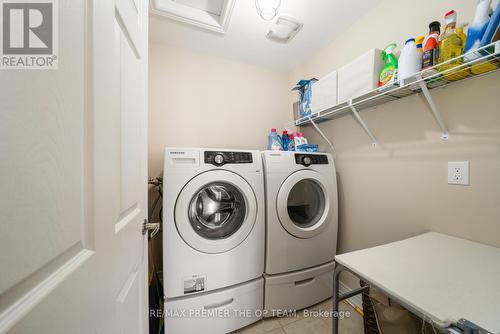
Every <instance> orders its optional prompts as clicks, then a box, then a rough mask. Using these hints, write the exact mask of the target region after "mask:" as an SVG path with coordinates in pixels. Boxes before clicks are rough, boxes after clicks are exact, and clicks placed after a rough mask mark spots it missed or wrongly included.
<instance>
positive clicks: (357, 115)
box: [347, 100, 377, 147]
mask: <svg viewBox="0 0 500 334" xmlns="http://www.w3.org/2000/svg"><path fill="white" fill-rule="evenodd" d="M347 105H348V106H349V108H350V109H351V111H352V114H353V115H354V117H355V118H356V120H357V121H358V123H359V124H360V125H361V127H362V128H363V130H365V132H366V134H367V135H368V137H370V139H371V140H372V146H373V147H375V146H377V139H375V136H374V135H373V134H372V132H371V131H370V129H368V126H367V125H366V123H365V122H364V121H363V119H362V118H361V116H359V112H358V110H356V107H354V105H353V104H352V100H349V101H347Z"/></svg>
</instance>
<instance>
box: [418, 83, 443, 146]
mask: <svg viewBox="0 0 500 334" xmlns="http://www.w3.org/2000/svg"><path fill="white" fill-rule="evenodd" d="M417 79H418V86H419V87H420V90H421V91H422V94H423V95H424V97H425V99H426V100H427V103H428V105H429V108H430V109H431V111H432V114H433V115H434V118H435V119H436V122H437V123H438V125H439V127H440V128H441V132H442V134H441V139H442V140H448V138H449V134H448V128H447V127H446V124H445V123H444V120H443V118H442V117H441V114H440V113H439V111H438V109H437V107H436V104H435V103H434V100H433V99H432V95H431V93H430V92H429V89H428V88H427V85H426V83H425V81H424V80H422V76H420V75H418V76H417Z"/></svg>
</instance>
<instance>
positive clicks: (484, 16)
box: [465, 0, 491, 59]
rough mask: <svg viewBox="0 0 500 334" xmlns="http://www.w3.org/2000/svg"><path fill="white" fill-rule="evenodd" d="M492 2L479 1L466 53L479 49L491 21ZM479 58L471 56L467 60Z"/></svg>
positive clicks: (468, 33) (489, 0) (468, 35)
mask: <svg viewBox="0 0 500 334" xmlns="http://www.w3.org/2000/svg"><path fill="white" fill-rule="evenodd" d="M490 5H491V0H478V2H477V6H476V13H475V14H474V19H473V20H472V23H471V25H470V26H469V30H468V31H467V43H466V44H465V53H467V52H471V51H474V50H475V49H477V48H478V47H479V44H480V42H481V38H482V37H483V35H484V32H485V31H486V27H487V26H488V22H489V21H490V17H489V15H488V14H489V11H490ZM476 57H477V56H474V55H471V56H469V57H468V58H467V59H474V58H476Z"/></svg>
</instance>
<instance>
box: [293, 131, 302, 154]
mask: <svg viewBox="0 0 500 334" xmlns="http://www.w3.org/2000/svg"><path fill="white" fill-rule="evenodd" d="M293 139H294V144H295V149H296V150H297V147H299V146H300V145H302V132H296V133H295V135H294V137H293Z"/></svg>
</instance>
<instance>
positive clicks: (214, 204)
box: [163, 148, 265, 333]
mask: <svg viewBox="0 0 500 334" xmlns="http://www.w3.org/2000/svg"><path fill="white" fill-rule="evenodd" d="M163 182H164V183H163V193H164V197H163V275H164V294H165V329H166V332H168V333H201V332H205V333H227V332H231V331H234V330H236V329H238V328H241V327H244V326H246V325H248V324H250V323H252V322H254V321H257V320H258V319H259V318H261V316H262V315H261V314H259V310H262V307H263V293H264V292H263V285H264V281H263V278H262V274H263V271H264V249H265V212H264V205H265V203H264V181H263V171H262V159H261V154H260V152H258V151H248V150H221V149H197V148H192V149H185V148H167V149H166V150H165V161H164V177H163Z"/></svg>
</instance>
